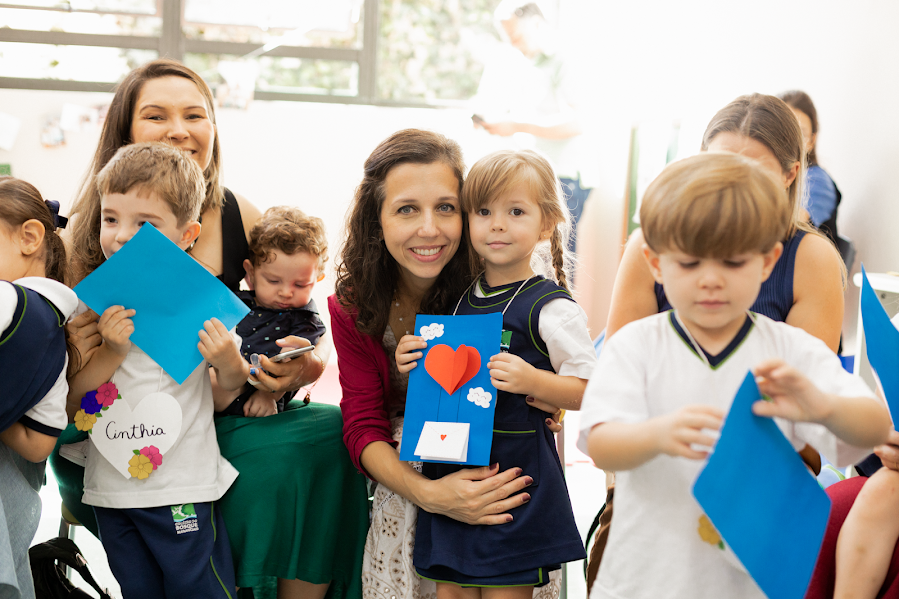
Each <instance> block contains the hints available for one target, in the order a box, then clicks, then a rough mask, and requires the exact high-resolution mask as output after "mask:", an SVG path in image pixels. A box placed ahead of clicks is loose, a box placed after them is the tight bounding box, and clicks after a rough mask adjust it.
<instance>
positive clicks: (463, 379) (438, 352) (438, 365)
mask: <svg viewBox="0 0 899 599" xmlns="http://www.w3.org/2000/svg"><path fill="white" fill-rule="evenodd" d="M480 369H481V354H479V353H478V350H476V349H475V348H473V347H468V346H467V345H460V346H459V348H458V349H457V350H455V351H453V349H452V348H451V347H450V346H449V345H442V344H441V345H435V346H434V347H432V348H431V351H429V352H428V355H427V357H426V358H425V370H426V371H427V372H428V374H430V375H431V377H432V378H433V379H434V380H435V381H437V384H438V385H440V386H441V387H443V389H444V390H445V391H446V392H447V393H449V394H450V395H452V394H453V393H455V392H456V391H458V390H459V389H460V388H461V387H462V385H464V384H465V383H467V382H468V381H470V380H471V379H472V377H474V375H476V374H477V373H478V370H480Z"/></svg>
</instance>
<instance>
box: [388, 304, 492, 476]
mask: <svg viewBox="0 0 899 599" xmlns="http://www.w3.org/2000/svg"><path fill="white" fill-rule="evenodd" d="M439 325H443V330H442V333H441V334H440V336H439V337H434V338H433V339H430V340H427V343H428V347H427V348H426V349H425V350H424V353H423V355H422V358H421V359H420V360H417V362H418V365H417V366H416V367H415V368H414V369H413V370H412V372H411V373H410V374H409V387H408V391H407V392H406V408H405V414H404V420H403V443H402V447H401V448H400V459H401V460H405V461H418V460H420V459H421V457H420V456H417V455H415V453H414V452H415V448H416V446H417V445H418V440H419V438H420V437H421V433H422V429H423V427H424V423H425V422H426V421H434V422H468V423H470V425H471V428H470V432H469V437H468V456H467V460H466V461H464V462H452V463H458V464H466V465H471V466H487V465H489V463H490V448H491V446H492V445H493V414H494V411H495V409H496V395H497V391H496V389H495V388H494V387H493V385H492V384H491V383H490V373H489V370H488V368H487V362H488V361H489V360H490V358H491V356H495V355H496V354H498V353H499V351H500V347H499V346H500V339H501V336H502V328H503V315H502V314H500V313H499V312H497V313H495V314H478V315H473V316H428V315H423V314H419V315H418V316H417V317H416V318H415V334H416V335H421V330H422V327H427V326H433V327H434V329H435V330H436V329H439ZM437 345H447V346H449V347H450V348H451V349H453V350H456V349H457V348H458V347H459V346H460V345H466V346H468V347H474V348H475V349H477V351H478V353H479V354H480V357H481V366H480V369H479V370H478V372H477V374H476V375H475V376H474V377H473V378H471V379H470V380H469V381H467V382H466V383H465V384H464V385H462V387H461V388H460V389H459V390H458V391H456V392H455V393H453V394H452V395H449V394H448V393H447V392H446V391H445V390H444V389H443V388H442V387H441V386H440V385H439V384H438V383H437V381H436V380H435V379H434V378H433V377H432V376H431V375H430V374H428V372H427V370H426V369H425V361H426V360H427V357H428V352H430V351H431V349H432V348H434V347H435V346H437ZM478 387H480V388H481V389H483V390H484V391H485V392H488V393H490V394H491V395H492V399H491V400H490V402H489V407H487V408H484V407H482V406H480V405H477V404H476V403H474V402H473V401H469V400H468V395H469V392H470V391H471V390H472V389H476V388H478ZM429 461H431V460H429Z"/></svg>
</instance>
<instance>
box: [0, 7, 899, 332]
mask: <svg viewBox="0 0 899 599" xmlns="http://www.w3.org/2000/svg"><path fill="white" fill-rule="evenodd" d="M561 18H562V23H563V27H564V28H565V29H564V31H565V37H566V39H568V40H570V41H572V42H574V43H576V44H577V45H578V47H579V48H580V51H581V52H582V53H583V55H584V56H585V57H586V58H588V60H587V63H588V65H589V68H588V69H587V71H586V72H585V73H584V83H585V85H586V86H588V87H589V88H590V89H591V90H592V98H593V100H594V101H593V103H592V105H591V108H592V109H594V110H595V112H596V123H595V125H596V127H597V130H598V132H599V138H600V140H601V142H600V143H601V145H602V147H601V154H602V160H601V164H600V165H599V166H600V168H601V183H600V185H599V186H598V189H597V190H596V192H595V193H594V194H593V197H592V199H591V201H590V202H589V203H588V204H587V213H586V214H585V217H584V218H585V226H584V227H582V229H581V236H582V239H583V244H584V246H583V247H584V248H585V249H587V250H588V251H585V252H583V253H582V255H581V260H582V265H581V271H580V272H579V275H578V283H579V287H580V296H581V298H582V299H583V300H584V303H585V304H586V308H587V311H588V314H589V315H590V319H591V325H592V327H593V329H594V332H598V331H599V330H600V329H601V328H602V327H603V326H604V324H605V313H606V311H607V309H608V295H609V292H610V289H611V282H612V280H613V277H614V272H615V266H616V264H617V259H618V252H617V249H618V246H619V242H620V239H619V235H620V230H621V222H620V219H621V214H620V206H621V203H620V202H621V194H622V191H623V186H624V166H625V163H626V149H627V137H626V131H627V128H628V127H629V125H630V124H631V123H632V122H634V121H637V120H644V119H652V120H659V119H663V120H664V119H675V118H677V119H679V120H680V121H681V123H682V130H683V136H682V139H683V147H684V149H685V151H686V152H688V153H689V152H691V151H693V149H698V145H699V136H700V135H701V133H702V130H703V128H704V126H705V124H706V123H707V122H708V120H709V118H711V116H712V114H714V112H715V111H716V110H718V109H719V108H721V107H722V106H724V104H726V103H727V102H728V101H730V100H732V99H733V98H734V97H736V96H738V95H740V94H743V93H747V92H753V91H759V92H764V93H778V92H781V91H784V90H786V89H790V88H800V89H804V90H805V91H807V92H808V93H809V94H810V95H811V96H812V98H813V99H814V100H815V103H816V105H817V107H818V113H819V117H820V121H821V131H820V134H819V157H820V161H821V164H822V165H823V166H824V167H825V168H826V169H827V170H828V171H830V172H831V174H832V175H833V177H834V179H835V180H836V182H837V184H838V185H839V187H840V189H841V190H842V191H843V204H842V206H841V211H840V219H839V226H840V230H841V232H842V233H844V234H845V235H848V236H849V237H851V238H853V239H854V240H855V241H856V244H857V245H858V249H859V256H860V258H861V260H864V262H865V265H866V267H867V268H868V269H869V270H870V271H873V272H883V271H887V270H899V236H897V235H895V234H894V233H893V231H892V226H893V223H896V222H899V202H897V201H895V200H894V198H899V178H897V177H895V176H893V175H892V169H891V167H892V166H893V165H896V164H899V111H897V107H899V78H897V76H896V73H899V36H897V35H895V31H894V29H895V25H896V23H899V3H895V2H889V1H887V0H857V1H856V2H851V3H848V2H844V1H842V0H820V1H814V0H793V1H791V2H781V1H778V0H757V1H756V2H753V3H743V2H741V3H736V2H721V1H712V0H682V1H681V2H677V3H674V2H611V1H603V2H592V1H586V0H584V1H583V2H576V1H574V0H562V14H561ZM108 97H109V96H108V95H105V94H81V93H67V92H33V91H22V90H0V112H5V113H8V114H13V115H15V116H17V117H19V118H20V119H21V120H22V122H23V126H22V130H21V131H20V133H19V136H18V140H17V142H16V145H15V147H14V148H13V151H12V152H6V151H3V150H0V163H3V162H10V163H12V165H13V173H14V174H15V175H16V176H19V177H22V178H24V179H26V180H29V181H31V182H32V183H34V184H36V185H37V186H38V188H39V189H41V191H42V192H43V193H44V194H45V195H46V196H47V197H49V198H52V199H58V200H60V201H62V202H63V203H64V204H65V203H66V202H67V201H68V200H70V199H71V197H72V196H73V195H74V192H75V190H76V188H77V185H78V182H79V180H80V177H81V175H82V174H83V172H84V169H85V168H86V167H87V164H88V162H89V160H90V157H91V155H92V152H93V149H94V148H95V144H96V139H97V136H98V134H99V131H98V130H96V129H94V130H90V131H84V132H81V133H69V134H67V145H66V146H65V147H63V148H53V149H44V148H41V147H40V144H39V142H38V135H39V130H40V126H41V123H42V120H43V118H44V116H45V115H47V114H50V113H53V112H54V111H56V112H58V110H59V109H60V107H61V106H62V104H63V103H65V102H73V103H77V104H81V105H92V104H97V103H100V102H102V101H103V100H104V99H108ZM468 117H469V113H468V111H465V110H412V109H390V108H375V107H366V106H343V105H337V104H334V105H330V104H300V103H274V102H257V103H255V104H253V105H252V106H251V108H250V110H249V111H247V112H240V111H234V110H220V111H219V114H218V118H219V134H220V137H221V140H222V144H223V149H224V158H225V182H226V184H227V185H228V186H229V187H230V188H231V189H233V190H235V191H237V192H239V193H242V194H244V195H246V196H247V197H248V198H249V199H250V200H251V201H253V202H254V203H256V204H257V205H258V206H259V207H260V208H265V207H268V206H272V205H277V204H282V203H292V204H293V203H295V204H297V205H299V206H300V207H301V208H303V209H305V210H307V211H309V212H311V213H313V214H316V215H319V216H321V217H323V218H324V219H325V221H326V223H327V225H328V227H329V235H330V238H331V241H332V245H333V246H334V249H335V250H336V249H337V243H338V242H339V239H340V235H341V232H342V228H343V216H344V213H345V211H346V207H347V206H348V203H349V201H350V199H351V198H352V194H353V189H354V188H355V186H356V184H357V183H358V181H359V179H360V177H361V169H362V163H363V161H364V160H365V157H366V156H367V155H368V153H369V152H370V151H371V150H372V149H373V148H374V146H375V145H376V144H377V143H378V142H379V141H380V140H381V139H383V138H384V137H386V136H387V135H389V134H390V133H392V132H393V131H395V130H397V129H400V128H404V127H423V128H429V129H434V130H437V131H440V132H442V133H445V134H447V135H449V136H450V137H453V138H455V139H457V140H458V141H459V142H460V143H461V144H462V146H463V148H464V149H465V152H466V161H467V163H468V164H471V163H472V162H474V160H475V159H476V158H478V157H479V156H481V155H483V154H484V153H485V152H487V151H488V150H490V149H492V148H494V147H497V146H498V145H500V144H501V143H502V141H501V140H494V139H487V138H486V137H485V136H484V135H483V134H482V133H476V132H474V131H473V130H472V128H471V123H470V120H469V118H468ZM332 263H333V262H332ZM331 285H332V281H331V279H330V278H329V279H328V280H326V281H325V283H324V284H323V285H321V286H320V287H321V289H320V290H319V292H318V293H316V299H317V300H318V301H321V302H323V300H324V297H325V296H326V295H327V294H328V293H330V288H331ZM856 310H857V290H856V289H855V288H854V287H851V288H850V289H849V290H848V291H847V306H846V315H847V316H846V322H847V327H846V332H847V333H850V334H848V335H847V341H848V342H849V344H850V345H851V343H852V341H853V340H854V335H853V334H851V333H853V332H854V325H855V317H856Z"/></svg>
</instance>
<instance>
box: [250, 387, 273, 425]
mask: <svg viewBox="0 0 899 599" xmlns="http://www.w3.org/2000/svg"><path fill="white" fill-rule="evenodd" d="M278 399H279V397H278V396H277V395H275V394H273V393H269V392H268V391H261V390H260V391H256V392H254V393H253V395H251V396H250V399H248V400H247V402H246V403H245V404H244V406H243V415H244V416H248V417H251V418H252V417H264V416H271V415H273V414H277V413H278Z"/></svg>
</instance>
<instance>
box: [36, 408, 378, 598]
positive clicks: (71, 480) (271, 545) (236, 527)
mask: <svg viewBox="0 0 899 599" xmlns="http://www.w3.org/2000/svg"><path fill="white" fill-rule="evenodd" d="M297 406H299V407H297ZM215 425H216V432H217V434H218V441H219V447H220V448H221V452H222V455H223V456H224V457H225V458H226V459H227V460H228V461H229V462H231V464H233V465H234V467H235V468H237V471H238V472H240V475H239V476H238V477H237V480H236V481H235V482H234V484H233V485H232V486H231V488H230V489H229V490H228V492H227V493H226V494H225V496H224V497H222V499H221V500H220V502H219V505H220V506H221V508H222V514H223V516H224V518H225V525H226V526H227V529H228V536H229V538H230V540H231V551H232V554H233V556H234V570H235V573H236V575H237V586H239V587H256V586H260V585H263V584H264V583H265V582H266V580H267V579H269V578H271V577H278V578H285V579H299V580H305V581H307V582H311V583H314V584H319V583H325V582H331V587H330V589H329V591H328V597H329V598H334V599H358V598H360V597H361V596H362V582H361V570H362V553H363V550H364V547H365V537H366V534H367V532H368V507H369V506H368V497H367V492H366V485H365V477H364V476H362V475H361V474H359V472H357V471H356V469H355V467H354V466H353V464H352V462H351V461H350V456H349V454H348V453H347V450H346V447H345V446H344V445H343V440H342V428H343V420H342V418H341V415H340V408H338V407H337V406H332V405H327V404H317V403H312V404H309V405H308V406H303V404H302V403H301V402H296V401H295V402H291V404H290V405H289V406H288V409H287V410H286V411H284V412H283V413H281V414H277V415H274V416H267V417H265V418H244V417H241V416H225V417H222V418H217V419H216V421H215ZM71 430H74V432H75V433H78V431H77V430H75V429H74V426H70V427H69V429H67V430H66V433H65V434H64V435H63V436H62V437H61V438H60V442H61V443H71V442H73V441H74V440H77V439H75V438H73V437H75V435H72V434H70V432H71ZM78 436H86V435H83V434H79V435H78ZM61 462H65V463H61ZM51 464H52V465H53V469H54V472H55V473H56V476H57V479H58V480H59V487H60V495H62V497H63V502H64V503H65V504H66V506H67V507H68V508H69V509H70V510H71V511H72V513H73V514H74V515H75V517H77V518H78V519H79V520H80V521H81V522H82V523H83V524H85V526H86V527H87V528H88V529H89V530H91V532H93V533H94V534H96V530H97V529H96V521H95V520H94V518H93V510H91V508H90V506H83V505H82V504H81V491H80V488H81V487H82V486H83V478H84V470H83V469H81V468H79V467H78V466H76V465H75V464H72V463H71V462H68V461H67V460H65V458H60V457H59V456H58V455H54V457H53V458H52V459H51ZM76 469H78V470H80V476H79V475H78V474H77V473H76V472H75V470H76ZM76 479H77V480H76ZM76 499H77V501H76Z"/></svg>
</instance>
